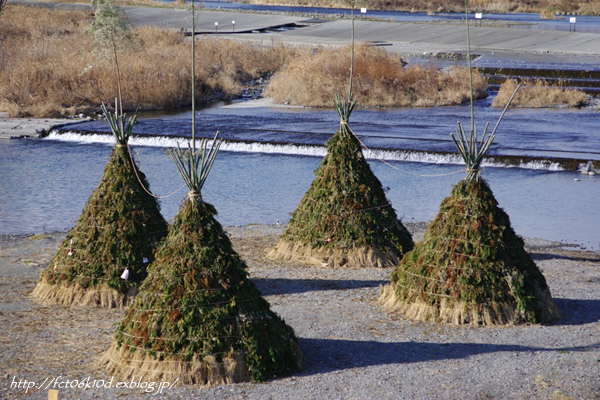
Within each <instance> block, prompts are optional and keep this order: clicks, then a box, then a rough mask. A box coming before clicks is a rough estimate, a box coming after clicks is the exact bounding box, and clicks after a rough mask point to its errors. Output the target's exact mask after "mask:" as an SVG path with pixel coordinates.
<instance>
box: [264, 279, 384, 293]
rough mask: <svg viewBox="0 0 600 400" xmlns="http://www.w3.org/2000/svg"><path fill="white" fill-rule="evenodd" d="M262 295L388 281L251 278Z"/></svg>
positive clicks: (381, 283)
mask: <svg viewBox="0 0 600 400" xmlns="http://www.w3.org/2000/svg"><path fill="white" fill-rule="evenodd" d="M252 282H254V283H255V284H256V286H257V287H258V288H259V289H260V291H261V292H262V294H263V295H265V296H273V295H278V294H292V293H306V292H315V291H320V290H347V289H361V288H370V287H377V286H379V285H385V284H386V283H388V281H386V280H355V279H351V280H346V281H342V280H335V279H332V280H329V279H283V278H276V279H268V278H258V279H252Z"/></svg>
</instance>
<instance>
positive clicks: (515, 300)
mask: <svg viewBox="0 0 600 400" xmlns="http://www.w3.org/2000/svg"><path fill="white" fill-rule="evenodd" d="M392 282H393V284H395V287H396V295H397V298H398V299H399V300H400V301H402V302H404V303H413V302H417V301H424V302H426V303H427V304H429V305H431V306H433V307H438V308H439V307H440V303H441V302H442V301H454V300H456V301H459V302H461V301H462V302H466V303H468V304H471V305H475V307H480V309H481V310H484V309H485V308H486V306H487V305H490V304H492V303H503V304H509V305H511V306H512V308H514V310H515V311H516V312H515V314H516V315H517V316H518V318H519V319H520V321H518V322H529V323H547V322H550V319H551V317H550V316H551V315H552V312H549V310H548V307H554V305H553V303H552V302H551V301H550V303H551V304H550V305H548V302H547V299H545V298H543V297H544V296H542V294H543V293H548V298H549V289H548V285H547V284H546V280H545V279H544V276H543V275H542V273H541V272H540V270H539V269H538V268H537V266H536V265H535V263H534V262H533V260H532V259H531V257H530V256H529V254H528V253H527V252H526V251H525V249H524V243H523V240H522V239H521V238H520V237H519V236H517V235H516V234H515V232H514V231H513V229H512V227H511V225H510V220H509V218H508V215H507V214H506V213H505V212H504V211H503V210H502V209H501V208H499V207H498V203H497V201H496V199H495V198H494V195H493V193H492V191H491V190H490V188H489V187H488V185H487V184H486V183H485V181H483V180H482V179H477V180H474V181H466V180H462V181H460V182H459V183H458V184H457V185H456V186H455V187H454V189H453V190H452V196H450V197H448V198H446V199H445V200H444V201H443V202H442V204H441V205H440V211H439V213H438V215H437V217H436V218H435V219H434V221H433V222H432V223H431V224H430V225H429V227H428V229H427V231H426V232H425V237H424V239H423V241H421V242H419V243H418V244H417V245H416V246H415V248H414V249H413V250H412V251H411V252H409V253H408V254H406V255H405V257H404V258H403V259H402V261H401V262H400V264H399V265H398V266H397V267H396V269H395V270H394V272H393V273H392ZM465 323H470V321H465Z"/></svg>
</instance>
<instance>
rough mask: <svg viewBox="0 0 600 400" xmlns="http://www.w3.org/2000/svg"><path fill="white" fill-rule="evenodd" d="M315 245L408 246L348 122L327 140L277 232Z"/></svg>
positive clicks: (400, 248)
mask: <svg viewBox="0 0 600 400" xmlns="http://www.w3.org/2000/svg"><path fill="white" fill-rule="evenodd" d="M282 240H286V241H289V242H303V243H305V244H309V245H311V246H312V247H314V248H320V247H324V246H328V247H330V248H332V249H336V250H348V249H351V248H361V247H366V248H372V249H377V250H379V251H382V252H392V253H396V254H397V255H398V256H399V257H400V258H401V257H402V255H403V254H404V253H405V252H407V251H409V250H410V249H412V247H413V241H412V237H411V235H410V233H409V232H408V231H407V230H406V228H405V227H404V225H402V223H401V222H400V221H398V218H397V216H396V212H395V211H394V209H393V208H392V206H391V204H389V202H388V200H387V199H386V197H385V193H384V191H383V188H382V186H381V182H380V181H379V179H377V177H376V176H375V175H374V174H373V172H372V171H371V168H370V167H369V164H368V163H367V161H366V160H365V158H364V156H363V153H362V149H361V147H360V142H359V141H358V140H357V138H356V137H355V136H354V135H353V134H352V132H351V131H350V128H349V127H348V125H347V123H342V124H341V125H340V128H339V130H338V131H337V133H336V134H335V135H334V136H333V137H332V138H331V139H330V140H329V141H328V142H327V155H326V156H325V157H324V158H323V161H322V162H321V165H320V166H319V168H318V169H317V170H316V171H315V179H314V180H313V182H312V184H311V185H310V188H309V189H308V191H307V192H306V194H305V195H304V198H303V199H302V201H301V202H300V204H299V205H298V207H297V208H296V211H295V212H294V214H293V215H292V218H291V220H290V223H289V226H288V228H287V230H286V231H285V233H284V235H283V236H282Z"/></svg>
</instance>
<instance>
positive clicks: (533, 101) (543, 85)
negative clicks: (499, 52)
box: [492, 79, 590, 108]
mask: <svg viewBox="0 0 600 400" xmlns="http://www.w3.org/2000/svg"><path fill="white" fill-rule="evenodd" d="M521 83H522V86H521V89H519V91H518V92H517V95H516V96H515V98H514V99H513V101H512V103H511V107H532V108H543V107H557V106H569V107H582V106H585V105H587V104H589V102H590V99H589V97H588V95H586V94H585V93H584V92H582V91H581V90H576V89H568V88H564V87H561V86H560V85H553V84H550V83H548V82H545V81H543V80H540V79H536V80H525V81H523V82H521ZM517 85H518V82H517V81H516V80H515V79H507V80H506V81H505V82H504V83H503V84H502V86H500V90H499V91H498V95H497V96H496V98H495V99H494V101H493V102H492V106H493V107H498V108H503V107H504V106H506V103H507V101H508V100H509V99H510V97H511V95H512V94H513V92H514V91H515V88H516V87H517Z"/></svg>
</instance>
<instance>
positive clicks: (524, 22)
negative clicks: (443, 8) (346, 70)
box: [202, 1, 600, 33]
mask: <svg viewBox="0 0 600 400" xmlns="http://www.w3.org/2000/svg"><path fill="white" fill-rule="evenodd" d="M202 5H203V7H205V8H208V9H227V10H248V11H251V10H252V11H267V12H294V13H306V14H311V13H314V14H315V15H318V14H320V15H333V16H337V15H345V16H349V15H350V9H347V8H323V7H294V6H270V5H263V4H245V3H237V2H228V1H204V2H202ZM355 13H356V15H357V16H360V15H361V14H360V9H359V8H357V9H356V10H355ZM366 15H367V16H368V17H372V18H381V19H387V20H394V21H403V22H431V21H453V20H458V21H460V20H462V19H464V17H465V15H464V13H433V14H428V13H426V12H407V11H378V10H367V13H366ZM573 17H574V18H576V24H575V25H572V24H570V18H573ZM482 18H483V19H484V20H493V21H507V22H508V23H509V24H510V23H513V24H514V25H515V26H518V27H519V28H525V29H544V30H558V31H570V30H573V29H575V30H576V31H577V32H592V33H600V17H597V16H587V15H578V16H564V17H558V18H557V19H553V20H547V19H542V18H541V16H540V14H535V13H512V14H490V13H483V15H482ZM469 19H472V20H475V14H474V13H470V14H469Z"/></svg>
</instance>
